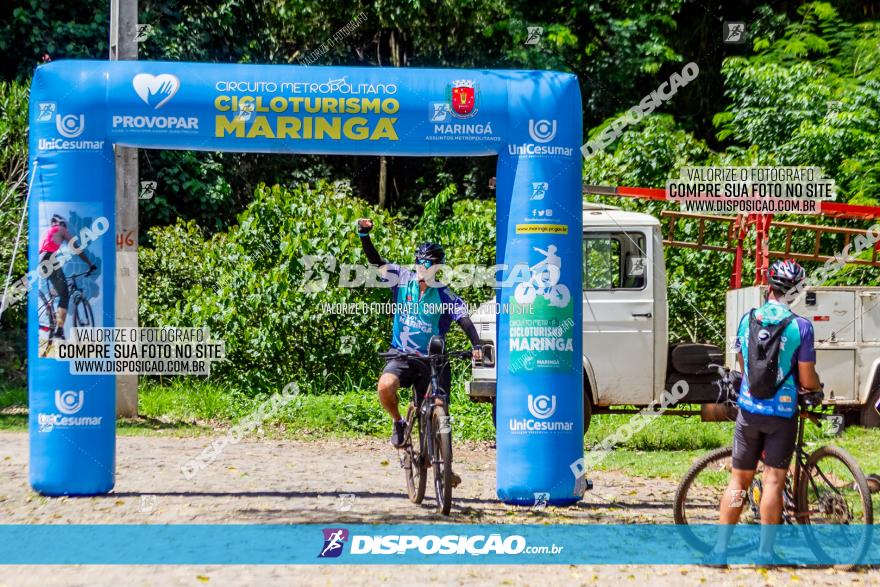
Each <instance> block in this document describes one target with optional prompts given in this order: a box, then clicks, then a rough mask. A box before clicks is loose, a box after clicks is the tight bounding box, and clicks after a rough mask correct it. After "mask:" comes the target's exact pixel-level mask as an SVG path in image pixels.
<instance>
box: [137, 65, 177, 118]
mask: <svg viewBox="0 0 880 587" xmlns="http://www.w3.org/2000/svg"><path fill="white" fill-rule="evenodd" d="M131 85H132V86H133V87H134V91H135V93H136V94H137V95H138V96H139V97H140V99H141V100H143V101H144V104H147V105H148V106H152V107H153V108H154V109H155V110H158V109H159V108H161V107H162V106H164V105H165V103H166V102H168V100H170V99H171V98H173V97H174V94H176V93H177V90H179V89H180V80H179V79H177V76H174V75H171V74H170V73H162V74H159V75H152V74H150V73H139V74H137V75H136V76H134V79H133V80H131Z"/></svg>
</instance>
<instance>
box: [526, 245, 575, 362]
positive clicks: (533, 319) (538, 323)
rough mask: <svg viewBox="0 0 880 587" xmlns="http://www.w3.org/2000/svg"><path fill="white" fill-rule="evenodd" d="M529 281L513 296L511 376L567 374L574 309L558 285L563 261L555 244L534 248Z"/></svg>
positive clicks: (567, 292)
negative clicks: (532, 373) (530, 373)
mask: <svg viewBox="0 0 880 587" xmlns="http://www.w3.org/2000/svg"><path fill="white" fill-rule="evenodd" d="M529 259H530V263H529V277H528V279H527V280H525V281H523V282H522V283H520V284H518V285H517V286H516V288H515V289H514V293H513V308H512V311H511V316H510V372H511V373H519V372H523V371H525V372H565V371H567V370H568V369H570V368H571V364H572V363H571V357H572V354H573V349H572V342H573V332H574V321H573V319H572V316H573V312H574V307H573V305H572V302H571V292H570V291H569V289H568V286H566V285H565V284H562V283H559V278H560V276H561V274H562V258H561V257H560V256H559V255H558V254H557V247H556V245H555V244H548V245H547V246H545V247H533V248H532V251H531V255H530V257H529Z"/></svg>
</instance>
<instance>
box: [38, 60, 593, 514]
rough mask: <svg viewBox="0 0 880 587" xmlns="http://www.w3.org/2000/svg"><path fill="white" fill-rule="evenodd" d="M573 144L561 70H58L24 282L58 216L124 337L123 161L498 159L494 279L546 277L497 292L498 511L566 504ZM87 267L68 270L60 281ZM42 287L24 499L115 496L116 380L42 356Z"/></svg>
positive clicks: (574, 443) (577, 238)
mask: <svg viewBox="0 0 880 587" xmlns="http://www.w3.org/2000/svg"><path fill="white" fill-rule="evenodd" d="M581 134H582V130H581V96H580V90H579V87H578V83H577V78H576V77H575V76H573V75H570V74H564V73H557V72H552V71H505V70H446V69H389V68H348V67H302V66H272V65H217V64H196V63H163V62H145V61H128V62H107V61H60V62H54V63H50V64H47V65H44V66H41V67H39V68H38V69H37V70H36V73H35V75H34V78H33V85H32V87H31V100H30V165H31V176H30V177H31V179H32V188H31V189H32V196H31V201H30V204H29V215H30V224H29V226H30V228H29V231H30V232H29V252H28V254H29V267H30V269H31V270H37V269H38V267H39V265H40V262H41V253H40V248H41V247H40V241H41V239H42V238H45V235H46V232H47V231H48V230H49V228H50V225H51V218H52V216H53V215H55V214H57V215H59V216H62V217H64V218H66V219H67V222H68V227H69V229H70V230H71V232H72V233H74V234H77V235H79V236H80V237H81V241H89V242H88V246H87V247H86V248H85V250H86V252H87V255H88V256H89V258H90V259H95V260H96V263H97V265H98V271H97V272H96V273H94V274H92V275H90V276H88V277H86V278H84V279H82V280H81V282H80V285H81V287H83V291H84V295H86V296H87V297H88V299H89V301H90V305H91V307H92V309H93V313H94V322H95V324H96V325H97V326H102V327H110V326H114V325H115V317H114V291H115V276H116V263H115V255H116V249H115V247H116V239H115V238H114V235H115V221H114V212H115V187H116V186H115V167H114V146H115V145H120V146H126V147H143V148H151V149H191V150H203V151H237V152H262V153H314V154H331V155H332V154H340V155H393V156H450V157H483V156H497V157H498V172H497V251H498V253H497V257H498V263H506V264H507V266H508V267H510V268H513V267H514V266H516V265H519V264H527V265H528V266H530V267H533V268H534V267H536V266H537V267H540V268H541V269H540V270H539V269H535V270H533V271H532V272H531V273H528V272H527V275H526V277H524V278H523V279H520V280H517V279H510V280H509V281H511V285H509V286H508V285H505V286H504V287H502V288H501V289H500V290H499V291H498V297H497V301H498V302H499V304H501V309H502V313H501V314H500V316H499V320H498V337H497V339H496V340H497V341H498V349H497V355H498V356H497V364H498V410H497V422H498V433H497V435H498V437H497V491H498V497H499V498H500V499H501V500H503V501H505V502H508V503H519V504H532V503H534V502H535V500H536V497H537V498H538V499H546V500H547V502H548V503H552V504H566V503H572V502H575V501H577V500H578V499H580V497H581V493H582V491H581V489H580V488H581V484H580V483H579V482H578V479H576V477H575V473H573V471H577V470H578V468H577V467H576V466H573V465H574V464H575V463H576V462H578V461H579V459H581V458H582V457H583V417H582V414H583V397H584V396H583V388H582V386H583V377H582V363H581V356H582V352H581V334H580V332H581V327H580V324H581V312H582V308H581V297H580V296H581V293H580V292H581V291H582V289H581V279H582V266H583V252H582V249H581V155H580V151H579V149H580V146H581V142H582V136H581ZM315 213H320V211H318V210H316V211H315ZM83 231H84V232H83ZM104 233H106V236H101V235H102V234H104ZM85 244H86V243H85V242H80V243H79V246H82V245H85ZM77 263H81V261H79V260H78V258H77V257H76V256H74V255H71V256H70V262H69V263H68V264H67V265H65V266H64V268H63V269H62V271H64V272H65V273H66V274H67V275H68V276H69V275H70V274H72V273H76V272H77V271H79V270H81V269H82V267H84V265H82V266H79V267H77ZM511 272H512V271H511V270H510V269H507V270H504V273H503V274H501V275H500V276H499V277H500V278H502V279H506V278H507V277H509V276H510V273H511ZM46 273H49V272H44V273H43V277H45V276H46ZM517 281H519V283H516V282H517ZM45 287H46V286H45V279H41V280H40V287H39V288H37V287H33V288H32V289H31V291H30V294H29V300H28V304H29V305H28V312H29V314H28V316H29V335H28V356H29V361H28V386H29V402H30V404H29V405H30V483H31V485H32V486H33V488H34V489H35V490H36V491H38V492H40V493H42V494H44V495H93V494H102V493H106V492H109V491H110V490H111V489H112V488H113V485H114V477H115V448H116V442H115V432H116V430H115V424H116V422H115V402H116V400H115V377H114V376H112V375H81V374H79V375H76V374H72V373H71V369H70V363H69V362H66V361H60V360H57V359H55V358H52V357H50V356H41V352H40V349H41V343H42V342H43V341H42V339H43V337H44V336H45V335H46V334H47V333H46V332H44V331H43V330H45V328H44V327H42V328H41V316H40V310H41V307H42V308H43V309H44V310H45V303H41V298H40V295H41V293H40V292H41V291H45ZM71 313H73V311H71ZM44 321H45V320H44ZM67 324H68V325H71V324H72V322H71V317H70V316H68V322H67ZM43 344H44V343H43ZM453 413H454V409H453ZM536 494H538V496H536Z"/></svg>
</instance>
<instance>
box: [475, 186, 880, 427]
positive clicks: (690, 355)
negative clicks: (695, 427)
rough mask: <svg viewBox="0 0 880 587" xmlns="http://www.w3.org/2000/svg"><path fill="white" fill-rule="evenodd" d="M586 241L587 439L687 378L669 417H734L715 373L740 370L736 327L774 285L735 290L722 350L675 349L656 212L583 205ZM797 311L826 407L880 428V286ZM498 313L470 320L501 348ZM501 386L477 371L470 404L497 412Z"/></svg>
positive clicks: (820, 299) (828, 295)
mask: <svg viewBox="0 0 880 587" xmlns="http://www.w3.org/2000/svg"><path fill="white" fill-rule="evenodd" d="M583 238H584V259H585V267H584V291H583V292H582V303H583V328H582V332H583V337H584V338H583V342H584V344H583V349H584V356H583V373H584V431H585V433H586V430H587V428H588V427H589V423H590V418H591V416H592V414H596V413H632V412H633V411H636V410H638V409H639V408H641V407H644V406H647V405H649V404H651V403H652V402H654V401H658V402H659V401H660V398H661V394H662V393H663V391H664V390H666V389H670V388H671V386H672V385H674V384H675V383H676V382H678V381H681V380H684V381H686V382H687V383H688V394H687V396H685V398H684V399H683V400H681V402H679V405H682V404H684V408H682V409H671V410H667V411H666V412H665V413H666V414H669V415H675V414H677V415H696V414H701V415H702V417H703V418H704V419H706V420H716V419H723V418H725V417H726V411H725V410H722V409H720V406H718V405H717V404H716V401H717V399H718V391H719V390H718V388H717V387H716V380H717V378H718V370H717V368H712V367H710V366H709V365H711V364H715V365H721V364H725V365H726V366H728V367H733V366H734V363H735V352H734V350H733V341H734V338H735V330H736V327H737V324H738V323H739V319H740V317H742V315H743V314H745V313H746V312H748V311H749V310H750V309H751V308H756V307H758V306H760V305H761V304H762V303H763V299H764V296H765V294H766V286H752V287H744V288H741V289H735V290H730V291H728V292H727V299H726V309H727V318H726V328H725V332H724V339H725V340H726V341H727V344H726V346H727V348H726V349H725V350H724V351H722V350H721V349H719V348H718V347H715V346H712V345H707V344H695V343H673V344H670V343H668V341H667V335H668V305H667V295H666V291H667V286H666V265H665V262H664V257H663V237H662V234H661V231H660V222H659V221H658V220H657V219H656V218H654V217H653V216H651V215H648V214H642V213H638V212H629V211H624V210H621V209H619V208H616V207H613V206H606V205H600V204H591V203H587V202H585V203H584V206H583ZM694 270H695V271H698V270H699V268H696V267H695V268H694ZM719 301H720V300H719ZM792 309H793V310H794V311H795V312H796V313H797V314H799V315H801V316H803V317H805V318H808V319H810V320H811V321H812V323H813V327H814V329H815V334H816V351H817V365H816V367H817V370H818V372H819V375H820V377H821V379H822V381H823V382H824V384H825V395H826V398H825V403H826V404H829V405H833V406H835V408H836V411H837V412H839V413H844V414H845V415H846V417H847V418H846V419H847V422H848V423H851V424H854V423H857V424H861V425H864V426H878V425H880V414H878V413H877V412H876V410H874V403H875V402H876V401H877V399H878V396H880V287H814V288H808V289H807V293H806V295H804V296H801V298H800V299H799V301H797V302H796V303H795V304H794V305H793V306H792ZM494 312H495V306H494V305H493V304H491V303H487V304H485V305H484V306H481V308H480V309H479V310H478V311H477V312H476V313H475V314H474V315H473V316H472V319H473V321H474V324H475V325H476V327H477V329H478V331H479V333H480V336H481V338H483V339H484V340H487V341H491V342H492V343H493V344H494V343H495V341H496V340H497V339H496V316H495V313H494ZM705 326H707V327H712V325H705ZM718 328H720V326H718ZM717 334H718V335H719V336H718V337H719V338H720V335H721V333H720V332H718V333H717ZM495 380H496V379H495V367H494V366H493V367H480V366H476V367H474V368H473V371H472V379H471V381H469V382H468V383H467V389H468V394H469V395H470V398H471V400H473V401H476V402H492V403H493V407H494V402H495ZM694 404H696V405H694ZM493 414H494V409H493Z"/></svg>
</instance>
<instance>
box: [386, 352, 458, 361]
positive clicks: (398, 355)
mask: <svg viewBox="0 0 880 587" xmlns="http://www.w3.org/2000/svg"><path fill="white" fill-rule="evenodd" d="M379 356H380V357H382V358H383V359H406V360H407V361H410V360H416V361H419V360H421V361H428V360H430V359H447V358H457V359H470V358H471V357H472V356H473V350H470V351H449V352H446V353H443V354H440V355H420V354H418V353H402V352H399V351H388V352H384V353H379Z"/></svg>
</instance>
